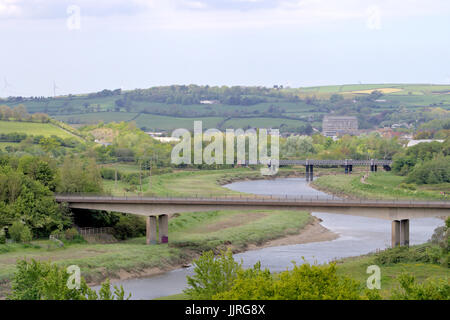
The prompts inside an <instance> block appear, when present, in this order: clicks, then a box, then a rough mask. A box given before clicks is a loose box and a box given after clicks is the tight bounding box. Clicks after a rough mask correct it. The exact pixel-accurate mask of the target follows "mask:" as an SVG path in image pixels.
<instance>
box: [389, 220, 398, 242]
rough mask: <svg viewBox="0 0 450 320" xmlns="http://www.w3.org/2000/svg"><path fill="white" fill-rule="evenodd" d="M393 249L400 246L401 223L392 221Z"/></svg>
mask: <svg viewBox="0 0 450 320" xmlns="http://www.w3.org/2000/svg"><path fill="white" fill-rule="evenodd" d="M391 236H392V248H395V247H398V246H399V245H400V221H398V220H394V221H392V233H391Z"/></svg>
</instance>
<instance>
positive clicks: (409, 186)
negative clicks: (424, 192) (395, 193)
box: [398, 182, 417, 191]
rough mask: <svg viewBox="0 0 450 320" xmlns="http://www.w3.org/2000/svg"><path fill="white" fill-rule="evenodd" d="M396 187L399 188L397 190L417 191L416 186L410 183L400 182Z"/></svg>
mask: <svg viewBox="0 0 450 320" xmlns="http://www.w3.org/2000/svg"><path fill="white" fill-rule="evenodd" d="M398 186H399V188H402V189H406V190H412V191H414V190H416V189H417V188H416V186H415V185H414V184H412V183H404V182H402V183H400V184H399V185H398Z"/></svg>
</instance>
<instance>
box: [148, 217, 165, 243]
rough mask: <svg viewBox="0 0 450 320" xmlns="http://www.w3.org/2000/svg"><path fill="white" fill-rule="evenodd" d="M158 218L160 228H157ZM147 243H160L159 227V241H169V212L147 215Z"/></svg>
mask: <svg viewBox="0 0 450 320" xmlns="http://www.w3.org/2000/svg"><path fill="white" fill-rule="evenodd" d="M157 220H158V228H156V221H157ZM146 226H147V230H146V243H147V244H157V243H158V230H157V229H159V243H168V242H169V216H168V215H167V214H163V215H160V216H158V217H156V216H150V217H147V224H146Z"/></svg>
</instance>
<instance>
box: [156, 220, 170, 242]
mask: <svg viewBox="0 0 450 320" xmlns="http://www.w3.org/2000/svg"><path fill="white" fill-rule="evenodd" d="M158 224H159V241H160V243H168V242H169V216H168V215H167V214H162V215H160V216H158Z"/></svg>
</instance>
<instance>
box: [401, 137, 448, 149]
mask: <svg viewBox="0 0 450 320" xmlns="http://www.w3.org/2000/svg"><path fill="white" fill-rule="evenodd" d="M423 142H426V143H430V142H444V140H438V139H422V140H409V142H408V144H407V145H406V146H407V147H412V146H415V145H416V144H419V143H423Z"/></svg>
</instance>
